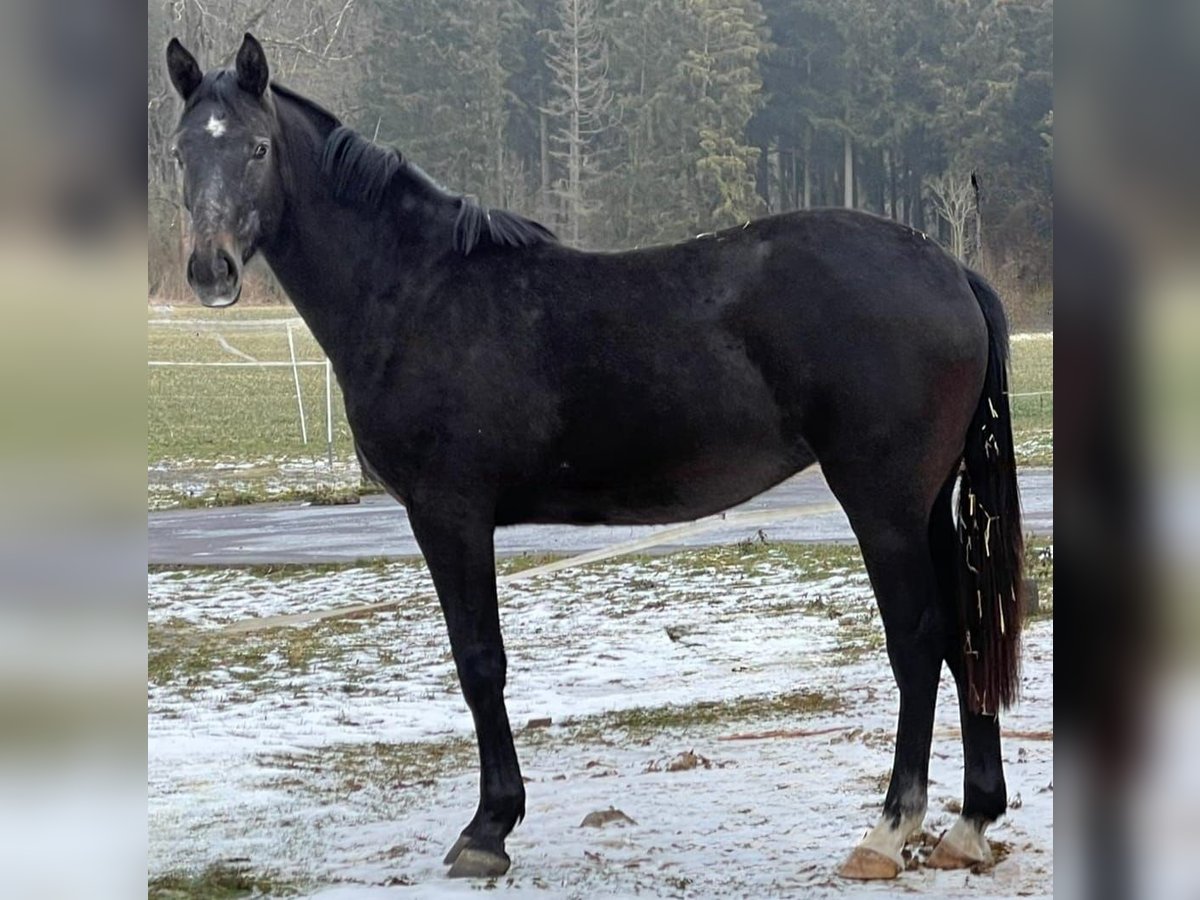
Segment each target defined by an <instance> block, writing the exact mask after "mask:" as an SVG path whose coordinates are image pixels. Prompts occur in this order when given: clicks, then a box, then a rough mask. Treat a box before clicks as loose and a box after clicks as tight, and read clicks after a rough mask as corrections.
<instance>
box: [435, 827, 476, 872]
mask: <svg viewBox="0 0 1200 900" xmlns="http://www.w3.org/2000/svg"><path fill="white" fill-rule="evenodd" d="M470 842H471V839H470V838H469V837H468V836H467V835H465V834H461V835H459V836H458V840H457V841H455V842H454V846H453V847H451V848H450V851H449V852H448V853H447V854H446V858H445V859H443V860H442V865H444V866H452V865H454V861H455V860H456V859H458V855H459V854H460V853H462V852H463V850H464V849H465V848H466V846H467V844H469V843H470Z"/></svg>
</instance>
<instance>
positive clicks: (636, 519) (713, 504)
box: [497, 446, 813, 525]
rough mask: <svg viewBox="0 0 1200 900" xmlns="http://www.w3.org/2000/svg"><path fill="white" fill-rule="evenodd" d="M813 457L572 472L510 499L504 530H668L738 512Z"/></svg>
mask: <svg viewBox="0 0 1200 900" xmlns="http://www.w3.org/2000/svg"><path fill="white" fill-rule="evenodd" d="M812 461H813V457H812V455H811V453H808V452H806V451H803V450H801V451H800V452H797V451H796V450H795V448H786V449H785V448H784V447H782V446H770V447H763V446H759V447H757V448H754V449H751V448H741V452H740V453H737V452H729V453H726V454H723V455H720V456H715V455H712V454H705V455H697V456H692V457H689V458H686V459H679V460H676V461H675V462H674V464H672V465H665V464H664V465H658V466H655V467H649V468H640V469H633V470H631V471H630V472H627V473H625V474H624V475H618V474H616V473H613V472H588V471H586V470H585V471H575V472H572V471H571V466H570V464H569V463H568V464H567V465H566V466H565V467H564V468H563V469H562V470H561V471H560V474H559V475H558V477H556V478H554V479H552V480H548V481H547V483H544V484H542V485H538V486H532V487H529V488H525V489H520V490H515V491H511V492H508V493H507V494H506V495H505V496H504V497H503V498H502V500H501V503H500V505H499V509H498V515H497V519H498V524H517V523H520V522H529V523H543V524H567V525H662V524H668V523H672V522H688V521H692V520H693V519H699V518H703V517H704V516H709V515H713V514H715V513H719V512H722V511H724V510H727V509H729V508H730V507H732V506H737V505H738V504H739V503H744V502H745V501H747V500H749V499H751V498H752V497H755V496H757V495H758V494H761V493H763V492H764V491H766V490H768V489H770V488H772V487H774V486H775V485H777V484H779V483H780V482H781V481H783V480H784V479H785V478H788V477H789V476H791V475H794V474H795V473H796V472H798V471H800V470H801V469H803V468H805V467H806V466H808V465H809V464H810V463H811V462H812Z"/></svg>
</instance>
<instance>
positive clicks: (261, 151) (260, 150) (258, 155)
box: [254, 141, 268, 159]
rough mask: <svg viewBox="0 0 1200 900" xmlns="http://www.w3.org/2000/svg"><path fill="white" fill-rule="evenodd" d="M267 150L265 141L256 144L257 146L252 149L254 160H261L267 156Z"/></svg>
mask: <svg viewBox="0 0 1200 900" xmlns="http://www.w3.org/2000/svg"><path fill="white" fill-rule="evenodd" d="M267 148H268V145H267V142H266V141H260V142H259V143H258V146H256V147H255V148H254V158H255V159H262V158H263V157H264V156H266V155H267Z"/></svg>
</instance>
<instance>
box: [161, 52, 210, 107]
mask: <svg viewBox="0 0 1200 900" xmlns="http://www.w3.org/2000/svg"><path fill="white" fill-rule="evenodd" d="M167 71H168V72H169V73H170V75H171V84H173V85H175V90H176V91H178V92H179V96H180V97H182V98H183V99H184V100H187V98H188V97H190V96H192V94H193V93H195V91H196V88H198V87H199V86H200V82H201V81H202V80H203V79H204V73H203V72H201V71H200V65H199V63H197V62H196V57H194V56H192V54H190V53H188V52H187V50H186V49H185V48H184V46H183V44H181V43H179V38H171V43H169V44H167Z"/></svg>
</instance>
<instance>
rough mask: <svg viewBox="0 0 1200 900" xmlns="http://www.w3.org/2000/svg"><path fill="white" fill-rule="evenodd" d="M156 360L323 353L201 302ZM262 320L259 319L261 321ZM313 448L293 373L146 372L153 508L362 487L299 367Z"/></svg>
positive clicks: (1033, 410)
mask: <svg viewBox="0 0 1200 900" xmlns="http://www.w3.org/2000/svg"><path fill="white" fill-rule="evenodd" d="M149 319H150V324H149V327H148V347H149V358H150V360H151V361H158V362H176V363H177V362H209V363H211V362H222V363H247V362H251V361H252V360H257V361H260V362H265V361H276V362H278V361H287V360H289V359H290V357H289V350H288V341H287V331H286V327H285V326H284V325H283V324H280V322H281V321H282V320H289V319H295V321H296V325H295V327H294V328H293V335H294V339H295V345H296V356H297V359H299V360H304V361H314V362H319V361H321V360H322V359H323V356H322V354H321V350H320V348H319V347H318V346H317V344H316V342H315V341H314V340H313V338H312V336H311V335H310V334H309V333H308V330H307V329H306V328H305V327H304V325H303V323H301V322H299V320H298V319H296V317H295V312H294V310H292V309H291V308H288V307H266V308H264V307H257V308H244V309H241V308H235V309H232V310H209V309H205V308H203V307H201V306H200V305H199V304H195V305H186V306H182V305H181V306H175V307H164V306H152V307H151V308H150V310H149ZM256 323H257V324H256ZM1053 350H1054V344H1053V338H1052V336H1050V335H1048V334H1044V335H1041V334H1039V335H1020V336H1017V338H1016V339H1015V340H1014V342H1013V383H1012V385H1011V390H1012V392H1013V393H1014V394H1022V393H1028V392H1048V391H1052V390H1053ZM299 377H300V388H301V391H300V393H301V398H302V399H303V404H304V410H305V415H306V420H307V421H306V424H307V427H308V443H307V444H305V443H304V441H303V440H302V436H301V427H300V417H299V412H298V407H297V400H296V389H295V384H294V381H293V374H292V369H291V368H290V367H288V366H284V367H270V368H268V367H257V366H250V367H244V368H243V367H196V368H189V367H176V366H171V367H157V366H151V367H150V369H149V374H148V406H149V408H148V444H147V454H148V459H149V504H150V507H151V508H152V509H153V508H165V507H171V506H180V505H185V506H191V505H220V504H230V503H244V502H252V501H256V500H264V499H270V498H277V499H284V498H310V499H325V500H337V499H341V498H342V497H343V496H344V495H346V494H347V493H352V492H354V491H357V490H359V489H360V482H361V478H360V474H359V470H358V465H357V461H356V460H355V457H354V446H353V443H352V440H351V436H350V431H349V427H348V425H347V423H346V420H345V413H344V411H343V408H342V401H341V396H340V393H339V392H338V388H337V383H336V379H335V380H334V383H333V388H332V397H333V402H332V411H333V443H332V449H333V454H332V455H333V465H332V468H331V467H330V461H329V458H328V456H329V455H328V448H327V444H326V423H325V409H326V407H325V371H324V369H323V368H322V367H319V366H313V367H307V368H301V369H300V370H299ZM1012 403H1013V410H1014V426H1015V432H1016V434H1015V438H1016V442H1017V448H1018V458H1019V461H1020V463H1021V464H1022V465H1051V464H1052V462H1053V457H1054V441H1053V434H1054V432H1053V416H1054V404H1053V395H1052V394H1049V395H1041V396H1014V397H1013V398H1012Z"/></svg>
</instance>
